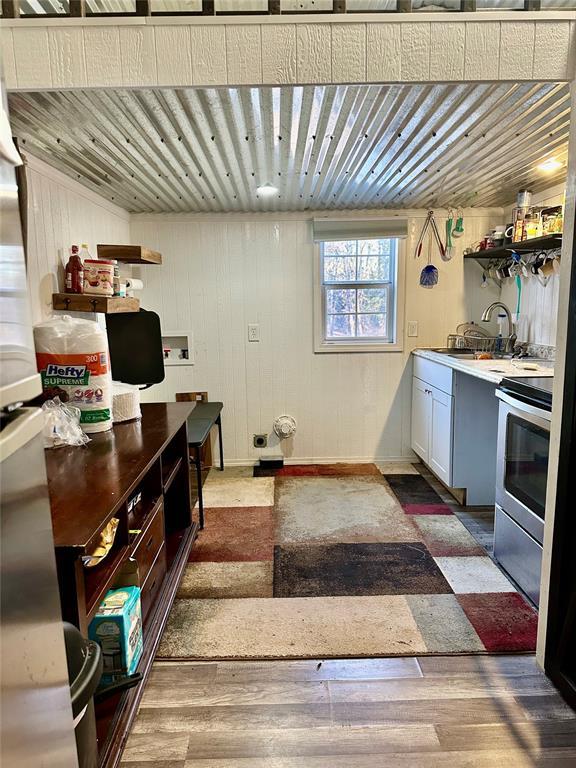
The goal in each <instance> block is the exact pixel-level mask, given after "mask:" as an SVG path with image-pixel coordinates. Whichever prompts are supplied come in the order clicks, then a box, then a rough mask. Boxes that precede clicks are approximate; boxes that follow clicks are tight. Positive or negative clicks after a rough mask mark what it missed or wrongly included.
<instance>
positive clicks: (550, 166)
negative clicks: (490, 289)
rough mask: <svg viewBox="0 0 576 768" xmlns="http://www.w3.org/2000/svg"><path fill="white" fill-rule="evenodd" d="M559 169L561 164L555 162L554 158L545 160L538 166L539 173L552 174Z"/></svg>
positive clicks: (557, 161)
mask: <svg viewBox="0 0 576 768" xmlns="http://www.w3.org/2000/svg"><path fill="white" fill-rule="evenodd" d="M560 168H562V163H561V162H560V161H559V160H556V158H555V157H551V158H549V159H548V160H545V161H544V162H543V163H540V165H539V166H538V170H539V171H540V172H541V173H554V171H558V170H559V169H560Z"/></svg>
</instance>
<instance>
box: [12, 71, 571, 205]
mask: <svg viewBox="0 0 576 768" xmlns="http://www.w3.org/2000/svg"><path fill="white" fill-rule="evenodd" d="M569 109H570V105H569V94H568V86H567V85H563V84H554V83H547V84H534V83H524V84H502V83H500V84H493V83H488V84H486V83H479V84H443V85H383V86H382V85H341V86H305V87H282V88H279V87H274V88H272V87H267V88H263V87H260V88H248V87H245V88H222V89H210V88H208V89H193V88H189V89H178V90H175V89H149V90H138V91H130V90H122V89H114V90H105V89H99V90H86V91H68V92H43V93H14V94H11V95H10V112H11V122H12V127H13V131H14V134H15V135H16V136H17V137H19V139H20V142H21V145H22V149H23V150H24V151H26V150H29V151H30V152H32V153H33V154H35V155H37V156H39V157H40V158H42V159H44V160H46V161H47V162H48V163H50V164H51V165H53V166H55V167H56V168H59V169H60V170H62V171H64V172H65V173H67V174H69V175H70V176H72V177H73V178H76V179H77V180H78V181H80V182H81V183H83V184H85V185H86V186H87V187H90V188H91V189H93V190H95V191H97V192H99V193H100V194H101V195H103V196H104V197H106V198H107V199H110V200H113V201H114V202H115V203H116V204H118V205H121V206H123V207H124V208H126V209H128V210H130V211H133V212H144V211H151V212H178V211H199V212H202V211H206V212H208V211H221V212H225V211H265V210H282V211H297V210H303V209H314V210H321V209H327V210H329V209H355V208H357V209H361V208H383V207H410V208H414V207H430V206H436V207H439V206H444V205H448V204H450V205H453V206H458V205H461V206H464V205H467V206H470V205H473V206H492V205H506V204H508V203H510V202H512V201H513V200H514V198H515V195H516V192H517V190H518V189H520V188H526V187H528V188H531V189H532V190H534V191H538V190H539V189H544V188H546V187H548V186H551V185H552V184H555V183H558V182H561V181H563V180H564V178H565V168H562V169H561V170H560V171H558V172H557V173H555V174H553V175H550V176H544V175H542V174H541V173H540V172H539V171H537V169H536V166H537V165H538V164H539V163H541V162H542V161H543V160H545V159H548V158H550V157H552V156H553V157H556V158H558V159H559V160H560V161H562V162H563V163H565V161H566V155H567V144H568V129H569V114H570V112H569ZM264 183H271V184H273V185H274V186H276V187H278V193H277V195H275V196H274V197H273V198H266V199H263V198H262V197H259V196H258V194H257V192H256V187H257V186H258V185H259V184H264Z"/></svg>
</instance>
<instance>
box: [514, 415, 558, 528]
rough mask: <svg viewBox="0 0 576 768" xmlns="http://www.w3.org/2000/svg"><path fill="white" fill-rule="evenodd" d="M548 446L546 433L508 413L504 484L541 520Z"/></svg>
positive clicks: (548, 439) (543, 505)
mask: <svg viewBox="0 0 576 768" xmlns="http://www.w3.org/2000/svg"><path fill="white" fill-rule="evenodd" d="M549 446H550V433H549V432H547V431H546V430H544V429H541V428H540V427H537V426H536V425H535V424H531V423H530V422H529V421H526V420H525V419H521V418H518V416H512V415H509V416H508V421H507V424H506V468H505V472H504V486H505V488H506V490H507V491H508V493H510V494H512V496H515V497H516V498H517V499H518V500H519V501H521V502H522V503H523V504H525V505H526V506H527V507H528V508H529V509H531V510H532V512H534V513H535V514H536V515H538V517H540V518H542V520H544V507H545V504H546V479H547V474H548V451H549Z"/></svg>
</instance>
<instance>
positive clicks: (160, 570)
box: [140, 545, 166, 623]
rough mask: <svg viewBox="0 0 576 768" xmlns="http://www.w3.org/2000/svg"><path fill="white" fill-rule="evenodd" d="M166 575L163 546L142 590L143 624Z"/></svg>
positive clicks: (164, 549)
mask: <svg viewBox="0 0 576 768" xmlns="http://www.w3.org/2000/svg"><path fill="white" fill-rule="evenodd" d="M165 575H166V547H165V546H164V545H162V548H161V549H160V551H159V552H158V556H157V558H156V560H155V561H154V563H153V565H152V567H151V568H150V570H149V572H148V576H147V577H146V580H145V581H144V583H143V584H142V587H141V590H140V604H141V606H142V622H143V623H144V622H145V621H146V619H147V618H148V614H149V613H150V609H151V607H152V605H153V603H154V601H155V600H156V597H157V596H158V592H159V591H160V588H161V587H162V582H163V581H164V576H165Z"/></svg>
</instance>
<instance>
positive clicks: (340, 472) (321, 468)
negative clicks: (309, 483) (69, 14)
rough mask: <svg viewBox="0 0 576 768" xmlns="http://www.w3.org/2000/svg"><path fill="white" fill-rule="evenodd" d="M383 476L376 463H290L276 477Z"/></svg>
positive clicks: (278, 471)
mask: <svg viewBox="0 0 576 768" xmlns="http://www.w3.org/2000/svg"><path fill="white" fill-rule="evenodd" d="M357 475H374V476H376V477H382V473H381V472H380V470H379V469H378V467H377V466H376V464H344V463H342V464H288V465H287V466H285V467H282V469H279V470H277V472H276V477H355V476H357Z"/></svg>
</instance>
